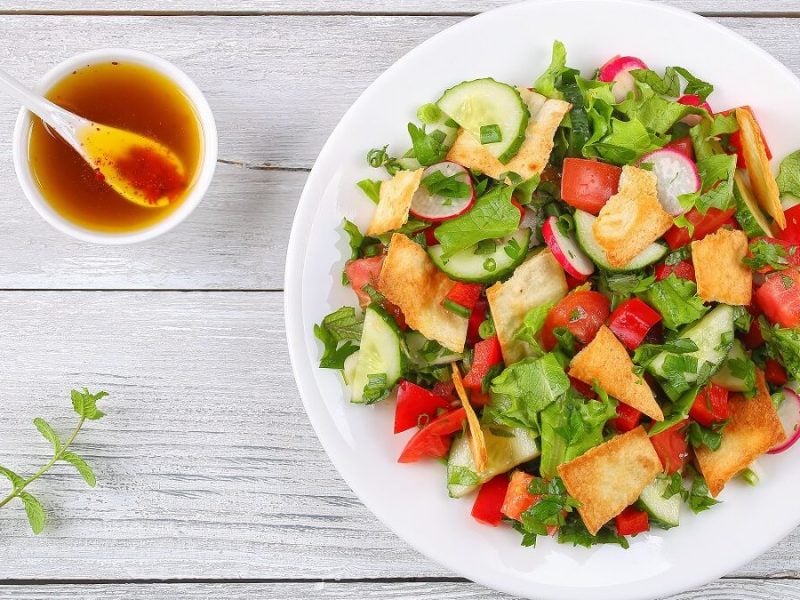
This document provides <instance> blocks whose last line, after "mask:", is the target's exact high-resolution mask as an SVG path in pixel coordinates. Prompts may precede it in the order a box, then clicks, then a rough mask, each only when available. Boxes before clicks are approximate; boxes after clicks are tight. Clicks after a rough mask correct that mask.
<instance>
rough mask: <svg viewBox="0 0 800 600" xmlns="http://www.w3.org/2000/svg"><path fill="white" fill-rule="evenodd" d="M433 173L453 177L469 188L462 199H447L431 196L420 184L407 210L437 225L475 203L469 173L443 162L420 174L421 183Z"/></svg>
mask: <svg viewBox="0 0 800 600" xmlns="http://www.w3.org/2000/svg"><path fill="white" fill-rule="evenodd" d="M433 173H441V174H442V175H444V176H445V177H453V176H454V175H455V176H456V180H457V181H460V182H461V183H465V184H467V185H468V186H469V194H468V195H467V196H465V197H463V198H448V197H447V196H442V195H439V194H432V193H431V192H430V190H428V188H427V187H425V184H424V183H422V184H421V185H420V186H419V187H418V188H417V191H416V192H414V197H413V198H412V199H411V208H410V209H409V211H410V212H411V214H412V215H414V216H415V217H417V218H418V219H423V220H424V221H431V222H433V223H438V222H440V221H446V220H447V219H452V218H453V217H457V216H458V215H460V214H462V213H464V212H466V211H467V210H469V208H470V207H471V206H472V205H473V203H474V202H475V187H474V186H473V185H472V177H470V174H469V171H467V169H465V168H464V167H462V166H461V165H459V164H456V163H454V162H450V161H444V162H440V163H436V164H435V165H431V166H430V167H428V168H427V169H425V170H424V171H423V172H422V179H423V181H424V180H425V178H426V177H428V176H429V175H432V174H433Z"/></svg>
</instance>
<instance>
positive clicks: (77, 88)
mask: <svg viewBox="0 0 800 600" xmlns="http://www.w3.org/2000/svg"><path fill="white" fill-rule="evenodd" d="M47 98H49V99H50V100H52V101H53V102H55V103H56V104H58V105H59V106H63V107H64V108H66V109H67V110H70V111H72V112H74V113H76V114H78V115H80V116H82V117H85V118H87V119H90V120H92V121H97V122H98V123H103V124H105V125H111V126H114V127H119V128H122V129H128V130H130V131H133V132H135V133H139V134H142V135H146V136H148V137H151V138H153V139H155V140H157V141H159V142H161V143H162V144H165V145H166V146H167V147H169V148H171V149H172V151H173V152H175V153H176V154H177V155H178V156H179V157H180V159H181V160H182V161H183V164H184V166H185V169H186V173H187V180H188V181H189V182H190V185H189V186H188V187H187V192H188V191H189V190H190V189H191V182H193V181H194V179H195V177H196V174H197V169H198V165H199V163H200V161H201V159H202V138H201V131H200V123H199V121H198V118H197V114H196V112H195V110H194V106H193V105H192V103H191V101H190V100H189V98H187V97H186V95H185V94H184V93H183V92H182V91H181V90H180V89H179V88H178V87H177V86H176V85H175V84H174V83H173V82H172V81H170V80H169V79H167V78H166V77H164V76H163V75H161V74H160V73H158V72H156V71H153V70H152V69H149V68H147V67H143V66H140V65H134V64H128V63H124V62H120V63H103V64H97V65H91V66H87V67H84V68H82V69H79V70H77V71H74V72H73V73H72V74H71V75H68V76H67V77H66V78H64V79H63V80H61V81H60V82H58V83H57V84H56V85H55V86H54V87H53V88H51V89H50V91H49V92H48V93H47ZM28 155H29V159H30V164H31V170H32V172H33V176H34V179H35V180H36V181H37V182H38V184H39V187H40V188H41V190H42V194H43V195H44V197H45V198H46V199H47V201H48V202H49V203H50V204H51V206H52V207H53V208H54V209H55V211H56V212H58V213H59V214H60V215H61V216H63V217H64V218H65V219H67V220H69V221H71V222H73V223H76V224H77V225H80V226H83V227H85V228H87V229H92V230H95V231H106V232H128V231H136V230H139V229H143V228H145V227H148V226H150V225H152V224H154V223H156V222H158V221H160V220H162V219H164V218H165V217H166V216H168V215H169V214H170V213H172V212H174V211H175V209H176V208H177V207H178V206H180V204H181V202H182V201H183V197H179V198H177V199H175V200H174V201H173V202H171V203H170V204H169V205H168V206H165V207H163V208H145V207H142V206H139V205H136V204H133V203H132V202H129V201H127V200H125V199H124V198H122V197H121V196H120V195H119V194H117V192H115V191H114V190H112V189H111V188H110V187H109V186H108V185H107V184H105V183H104V182H103V181H101V180H100V179H98V177H97V175H96V174H95V172H94V171H93V170H92V168H91V167H90V166H89V165H88V164H87V163H86V161H84V160H83V159H82V158H81V157H80V155H79V154H78V153H77V152H75V150H73V149H72V147H71V146H69V144H67V143H66V142H65V141H64V140H62V139H61V138H60V137H59V136H58V135H56V134H55V133H53V132H51V131H50V129H49V128H48V127H47V126H45V125H44V124H43V123H42V122H41V121H40V120H39V119H38V118H34V119H33V125H32V126H31V132H30V143H29V146H28ZM187 192H184V196H185V195H186V193H187Z"/></svg>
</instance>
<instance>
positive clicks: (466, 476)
mask: <svg viewBox="0 0 800 600" xmlns="http://www.w3.org/2000/svg"><path fill="white" fill-rule="evenodd" d="M480 482H481V480H480V478H479V477H478V475H477V474H476V473H475V472H474V471H473V470H472V469H468V468H467V467H459V466H457V465H449V466H448V467H447V485H463V486H466V487H469V486H473V485H478V484H479V483H480Z"/></svg>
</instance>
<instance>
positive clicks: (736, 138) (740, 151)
mask: <svg viewBox="0 0 800 600" xmlns="http://www.w3.org/2000/svg"><path fill="white" fill-rule="evenodd" d="M741 108H746V109H747V110H749V111H750V112H751V113H752V115H753V119H755V118H756V115H755V113H754V112H753V109H752V108H750V107H749V106H742V107H741ZM730 112H732V111H731V110H726V111H724V112H723V114H726V115H727V114H729V113H730ZM756 125H758V119H756ZM758 133H759V135H760V136H761V141H762V142H764V150H766V151H767V160H772V151H771V150H770V149H769V144H768V143H767V138H765V137H764V130H762V129H761V126H760V125H758ZM729 143H730V145H731V146H732V147H733V148H734V150H736V168H737V169H746V168H747V162H746V161H745V159H744V146H743V145H742V134H741V132H740V131H734V132H733V133H732V134H731V136H730V139H729Z"/></svg>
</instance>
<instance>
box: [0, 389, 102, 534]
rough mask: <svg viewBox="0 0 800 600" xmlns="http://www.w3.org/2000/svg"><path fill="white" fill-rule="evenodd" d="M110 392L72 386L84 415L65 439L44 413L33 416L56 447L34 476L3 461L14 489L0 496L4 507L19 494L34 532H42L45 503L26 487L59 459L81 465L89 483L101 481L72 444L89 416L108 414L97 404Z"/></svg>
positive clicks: (75, 401) (1, 471) (75, 406)
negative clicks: (72, 449)
mask: <svg viewBox="0 0 800 600" xmlns="http://www.w3.org/2000/svg"><path fill="white" fill-rule="evenodd" d="M106 396H108V394H107V393H106V392H98V393H96V394H92V393H90V392H89V390H88V389H86V388H83V390H82V391H79V390H72V392H71V398H72V407H73V409H74V410H75V413H76V414H77V415H78V416H79V417H80V419H79V420H78V424H77V425H76V426H75V428H74V429H73V430H72V432H71V433H70V435H69V437H67V438H66V439H65V440H62V439H61V438H60V437H59V435H58V434H57V433H56V432H55V430H54V429H53V427H52V426H51V425H50V424H49V423H48V422H47V421H45V420H44V419H42V418H41V417H36V418H35V419H34V420H33V424H34V425H35V426H36V429H37V430H38V431H39V433H41V434H42V437H44V438H45V439H46V440H47V441H48V442H50V445H51V446H52V447H53V457H52V458H51V459H50V460H49V461H47V463H46V464H45V465H44V466H43V467H42V468H41V469H39V470H38V471H36V472H35V473H34V474H33V475H31V476H30V477H28V478H25V477H22V476H21V475H19V474H18V473H15V472H14V471H12V470H11V469H9V468H7V467H4V466H2V465H0V475H2V476H3V477H5V478H6V479H8V480H9V481H10V482H11V492H10V493H9V494H8V495H7V496H6V497H5V498H3V499H2V500H0V508H2V507H3V506H5V505H6V504H8V503H9V502H11V501H12V500H14V499H15V498H19V500H20V502H22V505H23V506H24V508H25V514H26V515H27V516H28V523H30V526H31V530H33V533H35V534H37V535H38V534H39V533H41V532H42V530H43V529H44V524H45V520H46V517H45V511H44V507H43V506H42V503H41V502H39V500H38V499H37V498H36V497H35V496H33V495H32V494H31V493H30V492H28V491H27V489H26V488H27V487H28V486H29V485H30V484H31V483H33V482H34V481H36V480H37V479H39V478H40V477H41V476H42V475H44V474H45V473H47V472H48V471H49V470H50V469H51V468H52V467H53V466H54V465H55V464H56V463H57V462H59V461H62V462H67V463H69V464H71V465H72V466H73V467H75V469H77V471H78V473H80V475H81V477H83V479H84V481H86V483H88V484H89V486H91V487H94V486H95V485H96V484H97V479H96V478H95V475H94V472H93V471H92V468H91V467H90V466H89V465H88V464H87V463H86V461H85V460H83V459H82V458H81V457H80V456H78V455H77V454H75V453H74V452H72V451H71V450H70V449H69V448H70V447H71V446H72V443H73V442H74V441H75V438H76V437H78V433H79V432H80V430H81V428H82V427H83V424H84V423H85V422H86V421H87V420H89V421H96V420H97V419H100V418H102V417H103V416H105V413H104V412H103V411H101V410H100V409H98V408H97V401H98V400H100V399H101V398H104V397H106Z"/></svg>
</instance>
